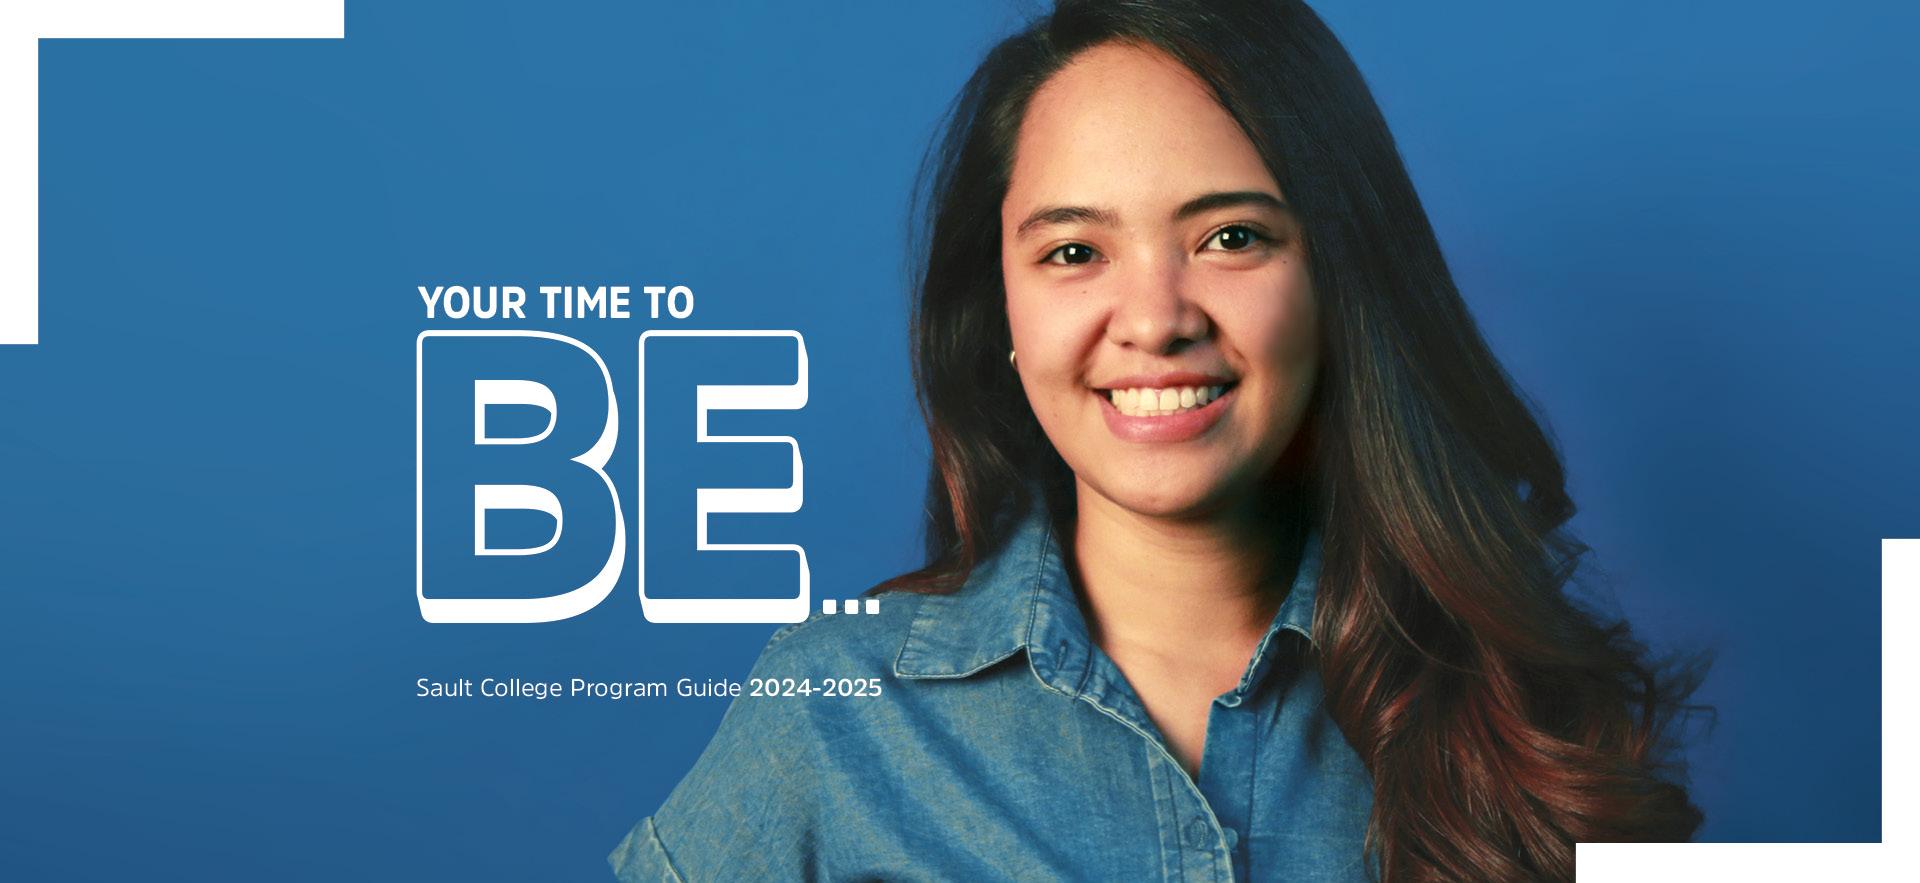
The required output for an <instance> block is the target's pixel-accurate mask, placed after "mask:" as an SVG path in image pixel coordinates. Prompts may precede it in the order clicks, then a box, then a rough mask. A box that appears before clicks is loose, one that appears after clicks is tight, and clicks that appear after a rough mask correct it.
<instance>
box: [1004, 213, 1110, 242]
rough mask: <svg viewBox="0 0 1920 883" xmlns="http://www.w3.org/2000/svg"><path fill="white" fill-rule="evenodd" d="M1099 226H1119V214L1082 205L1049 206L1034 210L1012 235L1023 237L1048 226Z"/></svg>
mask: <svg viewBox="0 0 1920 883" xmlns="http://www.w3.org/2000/svg"><path fill="white" fill-rule="evenodd" d="M1074 223H1086V224H1100V225H1102V226H1107V227H1117V226H1119V225H1120V213H1119V212H1116V211H1114V210H1113V209H1110V208H1092V207H1090V206H1084V205H1049V206H1041V207H1040V208H1037V209H1034V210H1033V214H1030V215H1028V216H1027V219H1026V220H1024V221H1021V222H1020V226H1019V227H1016V228H1014V231H1013V235H1014V236H1016V237H1019V236H1025V235H1026V233H1027V231H1028V230H1031V229H1033V228H1035V227H1043V226H1047V225H1049V224H1074Z"/></svg>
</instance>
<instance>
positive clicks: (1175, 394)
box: [1106, 384, 1232, 417]
mask: <svg viewBox="0 0 1920 883" xmlns="http://www.w3.org/2000/svg"><path fill="white" fill-rule="evenodd" d="M1231 386H1232V384H1225V385H1215V386H1177V387H1164V388H1160V389H1155V388H1153V387H1134V388H1131V389H1110V390H1107V391H1106V392H1107V395H1108V400H1109V401H1111V402H1112V403H1113V407H1114V409H1115V410H1118V411H1119V412H1120V413H1121V414H1124V415H1126V416H1128V417H1166V416H1169V415H1172V414H1179V413H1181V412H1184V411H1192V410H1194V409H1196V408H1204V407H1206V405H1207V403H1208V402H1211V401H1213V400H1214V399H1217V398H1219V397H1220V396H1221V395H1222V394H1224V393H1225V392H1226V390H1227V389H1228V388H1229V387H1231Z"/></svg>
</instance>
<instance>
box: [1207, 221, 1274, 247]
mask: <svg viewBox="0 0 1920 883" xmlns="http://www.w3.org/2000/svg"><path fill="white" fill-rule="evenodd" d="M1266 239H1267V237H1265V236H1262V235H1260V233H1259V232H1258V231H1256V230H1254V229H1253V228H1252V227H1242V226H1240V225H1239V224H1234V225H1232V226H1228V227H1222V228H1220V232H1218V233H1215V234H1213V236H1212V237H1211V238H1209V239H1208V240H1207V244H1208V245H1209V246H1212V245H1215V244H1216V243H1217V244H1218V246H1219V248H1220V250H1221V251H1243V250H1245V249H1249V248H1252V247H1253V246H1255V245H1259V244H1260V243H1262V242H1265V241H1266Z"/></svg>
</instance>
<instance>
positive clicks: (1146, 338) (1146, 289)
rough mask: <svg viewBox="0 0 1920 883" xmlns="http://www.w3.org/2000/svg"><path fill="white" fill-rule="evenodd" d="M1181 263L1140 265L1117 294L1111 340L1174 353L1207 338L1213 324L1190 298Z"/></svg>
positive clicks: (1110, 324)
mask: <svg viewBox="0 0 1920 883" xmlns="http://www.w3.org/2000/svg"><path fill="white" fill-rule="evenodd" d="M1189 284H1190V280H1189V279H1188V278H1187V273H1186V271H1185V268H1184V267H1182V266H1180V262H1176V261H1169V262H1161V263H1157V264H1150V265H1143V264H1136V265H1135V266H1134V272H1132V273H1131V274H1129V278H1127V279H1125V280H1124V282H1123V284H1122V285H1121V287H1120V290H1119V293H1118V294H1117V295H1116V297H1117V300H1116V302H1115V303H1114V307H1113V313H1112V315H1111V316H1110V317H1109V318H1108V322H1107V337H1108V339H1109V340H1111V341H1113V342H1114V343H1116V344H1119V345H1121V346H1127V347H1134V348H1137V349H1141V350H1145V351H1147V352H1151V353H1174V352H1178V351H1180V350H1181V349H1184V348H1185V347H1187V346H1189V345H1191V344H1193V343H1194V342H1197V341H1199V340H1202V339H1205V338H1206V336H1207V334H1208V333H1209V331H1211V323H1210V322H1209V321H1208V319H1207V314H1206V312H1205V311H1203V310H1202V309H1200V306H1199V304H1196V303H1195V302H1194V301H1193V299H1192V298H1191V297H1189V296H1188V295H1189V291H1188V287H1189Z"/></svg>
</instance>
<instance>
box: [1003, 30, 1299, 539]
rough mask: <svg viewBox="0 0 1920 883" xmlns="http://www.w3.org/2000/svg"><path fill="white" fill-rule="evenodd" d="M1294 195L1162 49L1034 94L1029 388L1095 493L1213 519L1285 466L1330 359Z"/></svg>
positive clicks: (1150, 510)
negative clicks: (1288, 198) (1322, 350)
mask: <svg viewBox="0 0 1920 883" xmlns="http://www.w3.org/2000/svg"><path fill="white" fill-rule="evenodd" d="M1284 197H1285V194H1282V193H1281V192H1280V188H1279V186H1278V185H1277V184H1276V183H1275V182H1274V180H1273V176H1272V174H1270V173H1269V172H1268V171H1267V167H1266V164H1265V163H1263V162H1262V161H1261V159H1260V155H1259V153H1257V152H1256V151H1255V150H1254V148H1253V144H1252V142H1250V141H1248V140H1247V136H1246V135H1245V134H1244V133H1242V132H1241V131H1240V127H1239V126H1238V125H1237V124H1236V123H1235V122H1234V120H1233V118H1232V117H1231V116H1229V115H1228V114H1227V112H1226V111H1225V110H1224V109H1222V108H1221V107H1220V105H1219V104H1218V103H1216V102H1215V100H1214V98H1213V96H1212V94H1211V93H1210V92H1209V91H1208V89H1207V88H1206V86H1205V85H1204V84H1202V83H1201V82H1200V81H1199V80H1198V79H1197V78H1196V77H1195V76H1194V75H1193V74H1192V73H1191V72H1189V71H1188V70H1187V69H1186V68H1185V67H1183V66H1181V65H1180V64H1179V63H1178V62H1176V61H1174V60H1173V59H1172V58H1171V57H1169V56H1167V55H1164V54H1162V53H1160V52H1158V51H1155V50H1150V49H1143V48H1138V47H1133V46H1124V45H1119V44H1107V45H1102V46H1097V47H1094V48H1092V49H1089V50H1086V51H1085V52H1082V53H1081V54H1080V55H1078V56H1076V57H1075V59H1074V60H1073V61H1072V62H1071V63H1070V64H1068V65H1067V66H1066V67H1065V68H1064V69H1062V70H1061V71H1060V72H1059V73H1057V74H1055V75H1054V76H1053V77H1052V78H1051V79H1049V80H1048V81H1047V82H1046V83H1045V84H1043V85H1042V86H1041V87H1040V89H1039V91H1038V92H1036V93H1035V95H1034V96H1033V99H1032V102H1031V104H1030V105H1029V106H1028V110H1027V114H1026V117H1025V119H1024V121H1023V122H1022V124H1021V127H1020V133H1019V138H1018V140H1017V143H1016V148H1015V154H1014V163H1013V173H1012V177H1011V180H1010V182H1009V186H1008V189H1007V198H1006V201H1005V202H1004V203H1003V204H1002V205H1001V209H1000V217H1001V222H1002V225H1003V226H1002V230H1003V231H1004V232H1003V234H1002V237H1001V249H1000V256H1001V270H1002V272H1003V274H1004V276H1005V280H1006V290H1007V317H1008V322H1009V324H1010V326H1011V328H1012V332H1013V345H1014V350H1015V352H1017V353H1018V354H1019V356H1018V363H1017V367H1018V371H1019V373H1020V381H1021V384H1022V385H1023V386H1024V387H1025V389H1026V394H1027V400H1028V402H1030V403H1031V404H1032V406H1033V411H1034V413H1035V414H1036V415H1037V416H1038V417H1039V419H1040V425H1041V426H1042V427H1043V428H1044V429H1045V430H1046V433H1047V437H1048V438H1049V439H1051V440H1052V442H1053V445H1054V447H1055V448H1056V449H1058V450H1059V452H1060V455H1061V457H1062V458H1063V459H1065V460H1066V462H1067V465H1068V466H1070V467H1072V468H1073V471H1074V473H1075V474H1076V475H1077V476H1078V478H1079V480H1080V483H1081V485H1082V489H1083V490H1082V492H1083V493H1084V492H1085V491H1086V490H1091V491H1093V492H1094V493H1097V494H1099V495H1100V496H1102V497H1105V498H1106V499H1108V500H1111V501H1112V502H1114V503H1117V504H1119V505H1120V506H1121V507H1123V508H1125V509H1128V510H1131V511H1134V512H1138V513H1141V514H1145V515H1155V516H1162V517H1189V516H1200V515H1207V514H1211V513H1213V512H1216V511H1218V510H1219V509H1220V508H1221V507H1222V506H1226V505H1231V504H1233V503H1235V502H1238V501H1239V500H1240V499H1241V498H1242V497H1243V496H1244V495H1245V494H1247V493H1248V492H1249V491H1251V490H1252V489H1254V488H1256V487H1258V486H1259V484H1260V483H1261V482H1262V480H1263V479H1264V478H1265V477H1266V476H1267V475H1269V474H1270V473H1271V471H1272V470H1273V468H1274V465H1275V463H1276V462H1277V461H1278V460H1279V459H1280V455H1281V454H1282V453H1283V452H1284V451H1285V450H1286V448H1287V445H1288V443H1289V442H1291V441H1292V439H1293V436H1294V432H1295V430H1296V429H1297V428H1298V426H1299V425H1300V422H1301V419H1302V416H1303V414H1304V413H1305V410H1306V407H1307V403H1308V400H1309V398H1310V397H1311V394H1312V390H1313V384H1314V377H1315V374H1316V370H1317V367H1318V363H1319V355H1320V354H1319V333H1318V326H1319V321H1318V315H1317V311H1316V308H1315V303H1314V296H1313V287H1312V285H1311V282H1310V280H1309V279H1308V278H1307V265H1306V255H1305V252H1304V250H1303V243H1302V242H1301V237H1300V231H1299V228H1298V226H1297V225H1296V223H1295V221H1294V219H1293V217H1292V215H1291V214H1290V212H1289V211H1288V210H1287V208H1286V205H1285V201H1284ZM1083 504H1084V503H1083Z"/></svg>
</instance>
